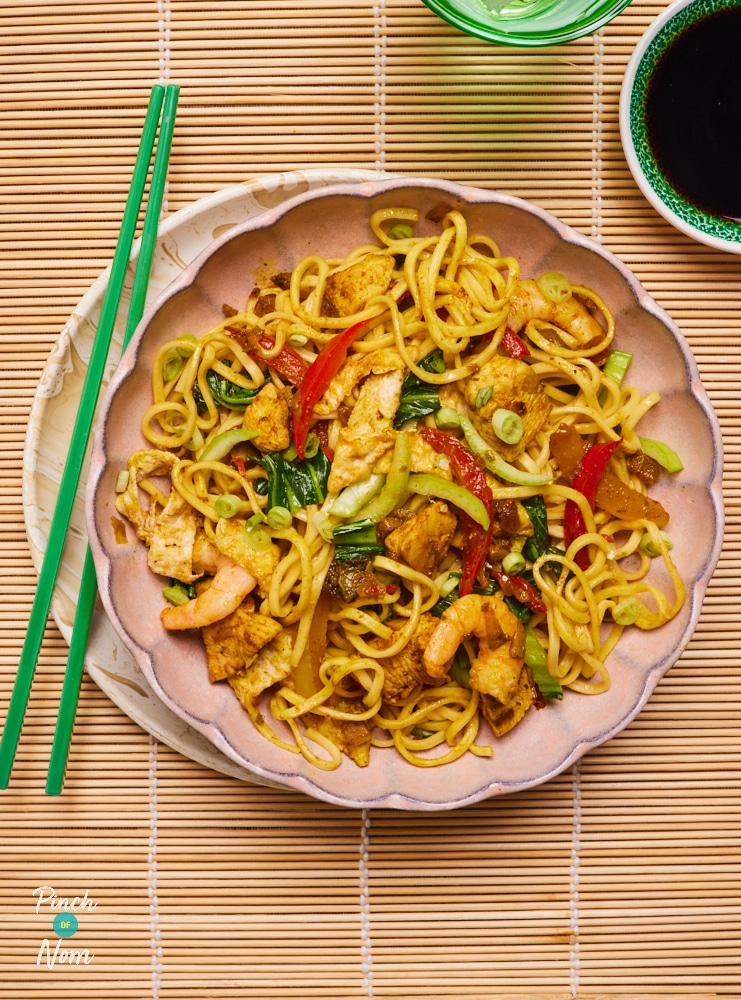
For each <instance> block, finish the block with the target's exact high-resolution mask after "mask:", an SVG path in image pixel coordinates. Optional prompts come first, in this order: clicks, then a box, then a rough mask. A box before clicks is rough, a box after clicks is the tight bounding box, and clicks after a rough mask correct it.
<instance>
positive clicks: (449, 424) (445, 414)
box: [435, 406, 461, 431]
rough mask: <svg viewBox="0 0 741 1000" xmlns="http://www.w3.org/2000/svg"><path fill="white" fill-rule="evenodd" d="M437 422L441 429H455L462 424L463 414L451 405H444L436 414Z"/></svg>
mask: <svg viewBox="0 0 741 1000" xmlns="http://www.w3.org/2000/svg"><path fill="white" fill-rule="evenodd" d="M435 423H436V424H437V426H438V427H439V428H440V430H441V431H454V430H455V429H456V428H457V427H460V425H461V415H460V413H459V412H458V411H457V410H454V409H453V408H452V407H451V406H444V407H443V408H442V409H441V410H438V412H437V413H436V414H435Z"/></svg>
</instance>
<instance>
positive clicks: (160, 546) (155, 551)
mask: <svg viewBox="0 0 741 1000" xmlns="http://www.w3.org/2000/svg"><path fill="white" fill-rule="evenodd" d="M199 520H200V518H199V515H198V512H197V511H195V510H194V509H193V508H192V507H191V505H190V504H189V503H188V501H187V500H186V499H185V498H184V497H182V496H181V495H180V494H179V493H178V491H177V490H174V489H173V490H171V491H170V495H169V497H168V498H167V503H166V505H165V506H164V507H163V508H162V510H161V511H160V512H159V513H158V514H157V515H156V517H155V520H154V528H153V530H152V531H151V534H150V543H149V552H148V554H147V562H148V563H149V568H150V569H151V570H152V572H153V573H159V574H160V575H161V576H169V577H172V578H174V579H176V580H180V581H181V583H193V582H194V581H195V580H197V579H198V577H199V576H200V575H201V574H200V573H198V572H195V571H194V568H193V549H194V545H195V539H196V531H197V529H198V524H199Z"/></svg>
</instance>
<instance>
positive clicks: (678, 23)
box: [620, 0, 741, 253]
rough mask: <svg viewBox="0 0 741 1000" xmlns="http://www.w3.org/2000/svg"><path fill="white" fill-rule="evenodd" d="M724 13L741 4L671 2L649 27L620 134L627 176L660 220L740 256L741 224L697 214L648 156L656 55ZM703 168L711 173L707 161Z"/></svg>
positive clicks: (632, 65)
mask: <svg viewBox="0 0 741 1000" xmlns="http://www.w3.org/2000/svg"><path fill="white" fill-rule="evenodd" d="M729 8H741V0H675V2H674V3H672V4H670V5H669V6H668V7H667V8H666V10H665V11H664V12H663V13H662V14H660V15H659V17H657V18H656V20H655V21H654V22H653V23H652V24H651V25H650V26H649V28H648V29H647V31H646V32H645V33H644V35H643V36H642V38H641V40H640V41H639V42H638V45H637V46H636V48H635V50H634V52H633V55H632V56H631V58H630V61H629V63H628V68H627V70H626V72H625V77H624V78H623V85H622V89H621V93H620V135H621V138H622V142H623V150H624V152H625V156H626V159H627V161H628V166H629V167H630V170H631V173H632V174H633V177H634V178H635V181H636V183H637V184H638V186H639V188H640V189H641V191H642V192H643V194H644V195H645V197H646V198H647V199H648V201H649V202H650V203H651V204H652V205H653V207H654V208H655V209H656V211H657V212H659V214H660V215H662V216H663V217H664V218H665V219H666V220H667V221H668V222H670V223H671V224H672V225H673V226H675V227H676V228H677V229H678V230H680V232H683V233H685V234H686V235H687V236H690V237H692V239H694V240H697V241H698V242H699V243H704V244H706V245H707V246H711V247H714V248H715V249H716V250H726V251H729V252H730V253H741V223H739V222H737V221H735V220H733V219H726V218H722V217H720V216H718V215H714V214H712V213H711V212H708V211H705V210H703V209H702V208H700V207H699V206H698V205H696V204H694V203H693V202H692V201H690V200H689V199H688V198H686V197H685V196H684V195H683V194H682V193H681V192H680V191H679V190H678V189H677V188H676V187H675V186H674V185H673V184H672V182H671V181H670V180H669V179H668V177H667V176H666V173H665V172H664V171H663V169H662V168H661V166H660V165H659V162H658V161H657V158H656V155H655V153H654V150H653V147H652V144H651V141H650V138H649V133H648V124H647V115H646V107H647V98H648V92H649V86H650V83H651V80H652V78H653V74H654V72H655V70H656V67H657V65H658V63H659V61H660V59H661V58H662V56H663V55H664V54H665V53H666V52H667V50H668V49H669V47H670V46H671V45H672V44H673V43H674V42H675V41H676V40H677V39H678V38H679V37H680V35H682V34H683V33H684V32H686V31H687V30H688V29H691V28H692V27H693V26H694V25H696V24H697V23H698V22H699V21H701V20H702V19H703V18H705V17H707V16H708V15H710V14H713V13H715V12H717V11H725V10H728V9H729ZM688 72H691V67H688ZM708 164H709V165H708V169H712V163H711V161H710V158H709V161H708ZM739 183H740V184H741V173H740V174H739Z"/></svg>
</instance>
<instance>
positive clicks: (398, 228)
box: [388, 222, 414, 240]
mask: <svg viewBox="0 0 741 1000" xmlns="http://www.w3.org/2000/svg"><path fill="white" fill-rule="evenodd" d="M388 234H389V237H390V238H391V239H392V240H410V239H411V238H412V237H413V236H414V230H413V229H412V227H411V226H410V225H409V223H408V222H395V223H394V225H393V226H392V227H391V228H390V229H389V233H388Z"/></svg>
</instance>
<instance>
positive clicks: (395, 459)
mask: <svg viewBox="0 0 741 1000" xmlns="http://www.w3.org/2000/svg"><path fill="white" fill-rule="evenodd" d="M411 464H412V444H411V441H410V439H409V435H408V434H406V433H405V432H404V431H400V432H399V433H398V434H397V435H396V441H395V443H394V453H393V456H392V458H391V468H390V469H389V473H388V475H387V476H386V482H385V483H384V484H383V489H382V490H381V492H380V493H379V494H378V496H377V497H375V498H374V499H373V500H371V502H370V503H369V504H368V505H367V506H365V507H363V508H362V509H361V510H360V511H359V512H358V516H359V519H360V520H362V519H363V518H367V519H368V520H369V521H373V523H374V524H378V522H379V521H382V520H383V519H384V517H386V515H387V514H390V513H391V511H392V510H393V509H394V508H395V507H398V506H399V504H400V503H401V502H402V500H403V499H404V497H405V495H406V492H407V484H408V482H409V471H410V468H411Z"/></svg>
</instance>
